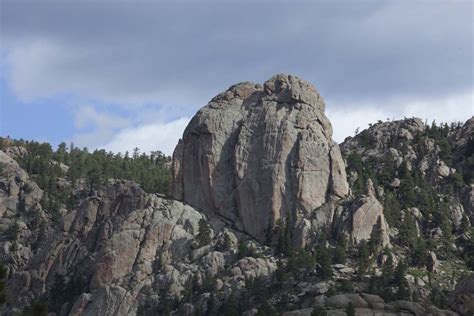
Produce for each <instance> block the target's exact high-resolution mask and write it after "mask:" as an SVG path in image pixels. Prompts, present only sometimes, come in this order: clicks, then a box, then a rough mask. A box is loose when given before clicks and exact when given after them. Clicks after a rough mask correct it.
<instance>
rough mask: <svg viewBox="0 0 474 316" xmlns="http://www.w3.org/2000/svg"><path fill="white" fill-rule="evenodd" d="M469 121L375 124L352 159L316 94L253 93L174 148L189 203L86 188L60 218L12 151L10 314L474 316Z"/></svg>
mask: <svg viewBox="0 0 474 316" xmlns="http://www.w3.org/2000/svg"><path fill="white" fill-rule="evenodd" d="M473 124H474V119H470V120H468V121H467V122H466V123H465V124H464V125H462V126H452V127H440V128H438V127H436V126H435V127H433V126H429V125H427V124H425V123H423V122H422V121H421V120H419V119H405V120H401V121H394V122H379V123H377V124H375V125H373V126H371V127H370V128H369V129H367V130H365V131H362V132H361V133H359V134H358V135H356V136H354V137H351V138H348V139H346V141H345V142H344V143H343V144H341V146H340V147H341V152H342V156H341V154H340V153H339V147H338V146H337V145H336V144H335V143H334V142H333V141H332V140H331V135H332V130H331V126H330V123H329V121H328V120H327V118H326V117H325V116H324V102H323V101H322V98H321V97H320V96H319V93H318V92H317V91H316V90H315V89H314V87H312V86H311V85H310V84H309V83H307V82H306V81H304V80H301V79H299V78H296V77H293V76H287V75H277V76H275V77H273V78H271V79H270V80H268V81H267V82H266V83H265V84H264V85H263V86H260V85H256V84H251V83H242V84H238V85H235V86H232V87H231V88H229V89H228V90H227V91H226V92H224V93H221V94H219V95H218V96H216V97H215V98H214V99H213V100H211V102H210V103H209V104H208V105H207V106H206V107H204V108H203V109H202V110H201V111H199V112H198V114H197V115H196V116H195V117H194V118H193V120H192V121H191V123H190V125H189V126H188V128H187V129H186V132H185V134H184V135H183V140H182V141H181V142H180V144H178V146H177V148H176V150H175V155H174V160H173V167H174V169H173V172H174V178H175V182H174V187H173V190H172V194H173V197H174V198H176V199H179V200H181V201H177V200H173V199H171V198H169V197H165V196H163V195H160V194H151V193H146V192H145V191H143V189H142V188H141V187H140V186H139V185H137V184H136V183H133V182H130V181H125V180H113V179H110V180H109V182H108V183H107V184H106V185H104V186H102V187H100V188H97V190H85V188H84V185H82V182H79V184H78V185H76V188H75V189H74V192H73V193H74V196H75V197H76V203H74V204H73V205H61V207H60V216H59V220H57V219H55V217H54V215H53V212H51V210H50V209H48V208H46V207H44V206H43V204H44V203H43V201H44V196H45V195H47V192H46V191H43V190H42V189H40V187H39V186H38V185H37V184H36V183H35V181H34V180H33V179H32V178H31V177H30V175H28V173H27V172H26V171H25V170H24V169H23V168H22V167H21V166H20V165H19V164H18V162H17V161H16V160H19V161H20V160H21V159H22V158H21V157H28V150H26V149H25V148H23V147H21V146H16V145H9V146H8V147H7V148H6V149H5V151H1V150H0V229H1V232H2V235H1V239H0V254H1V257H2V259H3V262H4V263H5V265H6V267H7V268H8V270H9V273H8V274H9V276H8V280H7V293H6V304H5V305H4V306H3V307H2V310H1V312H2V314H6V315H13V314H15V313H19V312H21V311H25V310H28V309H29V308H30V309H31V308H33V307H34V306H36V305H35V304H37V303H38V302H45V303H47V304H48V307H49V311H50V312H54V313H56V314H57V315H99V314H100V315H136V314H140V315H157V314H158V315H168V314H173V315H226V314H232V312H233V313H234V314H235V313H236V312H238V313H240V314H244V315H255V314H257V313H260V315H261V314H262V313H263V314H264V315H274V314H275V313H277V311H278V312H279V313H283V314H284V315H310V314H311V313H312V312H313V311H314V310H319V311H322V310H324V311H325V312H326V313H327V314H328V315H345V314H346V310H347V308H348V306H349V302H351V303H352V306H353V307H354V308H355V311H356V313H357V314H360V315H368V314H369V315H370V314H377V315H429V314H430V315H456V313H459V314H461V315H470V313H472V312H473V309H472V308H473V307H472V306H471V304H470V302H471V298H472V295H473V291H472V284H473V280H472V277H470V278H468V277H465V276H462V273H464V272H466V273H468V270H469V269H468V268H467V267H466V264H467V263H468V260H469V249H471V248H469V247H471V244H470V240H471V239H470V238H471V236H472V235H471V234H472V233H470V231H469V229H470V222H471V221H472V220H474V219H473V211H472V210H473V201H474V199H473V198H472V197H473V196H474V193H473V189H472V188H473V186H472V184H471V185H469V183H472V182H470V181H472V178H470V173H469V172H470V170H471V166H472V165H471V164H470V163H472V162H471V160H470V157H472V143H473V130H474V128H473ZM446 140H449V144H448V145H449V146H447V145H446V143H445V141H446ZM15 159H16V160H15ZM51 163H53V164H55V165H58V166H60V164H59V163H56V162H54V161H52V162H51ZM68 167H69V166H67V165H63V166H61V168H63V169H65V170H66V169H67V168H68ZM346 169H347V175H348V176H347V178H348V181H346ZM57 180H58V181H57V182H56V184H57V185H59V186H60V187H61V188H62V187H64V186H71V187H74V186H73V184H72V183H71V182H70V179H68V178H67V177H66V178H62V179H57ZM427 187H430V188H432V189H431V190H428V189H427ZM410 192H417V194H416V195H415V196H412V195H410V194H409V193H410ZM256 193H258V194H256ZM420 196H421V197H423V199H420V198H419V197H420ZM407 227H408V228H413V229H412V230H408V229H406V228H407ZM345 238H347V239H348V240H347V241H346V242H344V240H345ZM428 238H429V239H433V240H434V241H435V243H434V244H429V245H427V246H426V245H425V243H427V242H426V239H428ZM349 245H350V246H349ZM420 245H425V246H426V249H425V248H423V249H422V248H421V246H420ZM364 247H365V248H364ZM338 250H343V254H344V255H345V258H343V259H340V258H339V259H338V257H340V256H341V253H340V251H339V252H338ZM365 252H366V253H367V257H366V258H363V256H362V255H361V253H365ZM325 254H326V255H325ZM328 256H329V257H328ZM415 259H416V260H418V261H412V260H415ZM315 260H316V261H315ZM339 260H342V262H340V261H339ZM364 260H366V263H364V262H365V261H364ZM405 262H406V264H408V266H409V269H408V270H406V272H404V274H403V276H402V277H401V279H397V278H396V274H397V271H398V269H399V268H400V267H401V268H400V269H402V268H403V264H402V263H405ZM363 263H364V264H365V266H364V265H363ZM362 266H364V267H365V268H364V269H362V268H361V267H362ZM387 275H389V277H387ZM458 278H462V279H463V281H462V282H460V283H459V284H458V285H457V286H455V284H454V283H453V279H458ZM379 283H380V284H382V287H381V288H380V287H377V286H379V285H378V284H379ZM380 289H383V290H386V291H385V292H384V291H382V290H380ZM443 291H444V292H443ZM367 292H371V293H372V294H368V293H367ZM374 292H375V293H376V294H377V295H374ZM382 292H383V293H382ZM445 292H452V294H450V295H448V294H443V293H445ZM441 294H443V296H440V295H441ZM382 296H383V297H386V298H385V299H383V298H382ZM402 296H404V297H407V298H408V299H410V300H416V301H417V302H410V301H407V300H405V299H400V298H399V297H402ZM441 298H443V300H444V301H441ZM435 300H436V302H435ZM435 303H436V304H437V305H438V306H441V307H442V308H438V307H435V306H434V304H435ZM448 308H450V310H448Z"/></svg>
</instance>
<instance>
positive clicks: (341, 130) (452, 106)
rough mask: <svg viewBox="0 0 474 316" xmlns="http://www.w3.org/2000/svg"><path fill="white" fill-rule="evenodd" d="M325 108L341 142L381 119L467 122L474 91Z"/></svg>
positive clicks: (473, 99)
mask: <svg viewBox="0 0 474 316" xmlns="http://www.w3.org/2000/svg"><path fill="white" fill-rule="evenodd" d="M328 104H329V106H328V107H327V108H326V114H327V116H328V117H329V119H330V120H331V122H332V125H333V130H334V134H333V138H334V140H335V141H336V142H338V143H341V142H343V141H344V139H345V138H346V137H348V136H353V135H354V132H355V130H356V129H357V128H359V129H360V130H361V131H362V130H364V129H366V128H367V127H368V125H369V123H376V122H377V121H378V120H382V121H386V120H387V119H388V120H398V119H403V118H404V117H413V116H415V117H419V118H421V119H422V120H427V121H428V122H429V123H431V122H432V121H433V120H436V122H438V123H440V122H446V123H450V122H457V121H461V122H464V121H466V120H467V119H468V118H470V117H471V116H473V115H474V90H473V91H467V92H465V93H462V94H459V95H452V96H448V97H446V98H442V99H437V100H429V99H427V100H397V101H392V102H390V103H389V104H384V105H383V106H378V105H375V104H350V105H348V104H345V105H338V106H335V107H332V106H331V103H330V102H328Z"/></svg>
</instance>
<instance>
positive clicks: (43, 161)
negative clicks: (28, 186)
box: [0, 138, 171, 221]
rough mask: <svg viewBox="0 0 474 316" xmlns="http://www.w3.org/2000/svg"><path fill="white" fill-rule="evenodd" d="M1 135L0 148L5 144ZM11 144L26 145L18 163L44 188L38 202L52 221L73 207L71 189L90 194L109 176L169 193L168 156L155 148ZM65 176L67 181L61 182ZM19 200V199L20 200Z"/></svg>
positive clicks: (21, 141)
mask: <svg viewBox="0 0 474 316" xmlns="http://www.w3.org/2000/svg"><path fill="white" fill-rule="evenodd" d="M5 143H7V142H5V141H4V139H2V138H0V149H4V148H3V147H5V146H6V145H5ZM8 143H9V144H10V145H13V146H22V147H24V148H26V150H27V151H28V154H26V155H24V156H22V157H17V158H16V159H17V161H18V163H19V164H20V166H21V167H22V168H23V169H25V170H26V171H27V172H28V174H29V175H30V177H32V179H33V180H34V181H35V182H36V183H37V184H38V186H39V187H40V188H41V189H42V190H44V192H45V194H44V195H43V200H42V201H41V204H42V206H43V209H45V210H47V211H48V213H49V214H50V215H51V218H52V219H53V221H57V220H58V219H59V217H60V214H59V209H60V208H61V206H62V205H64V206H65V207H66V208H69V209H70V208H73V207H74V202H75V200H74V195H73V188H77V187H80V188H84V187H85V189H87V191H89V192H90V193H92V192H93V191H95V190H98V189H100V188H101V187H102V186H103V185H105V184H107V183H108V181H109V179H125V180H131V181H134V182H136V183H138V184H140V185H141V186H142V188H143V189H144V190H145V191H147V192H153V193H154V192H158V193H162V194H166V193H168V189H169V186H170V181H171V171H170V170H169V168H168V167H167V165H168V164H169V162H170V158H169V157H167V156H165V155H164V154H163V153H161V152H159V151H156V152H152V153H151V154H150V155H147V154H145V153H140V152H139V150H138V148H136V149H135V150H134V152H133V154H132V155H131V156H130V154H129V153H128V152H126V153H125V154H124V155H122V154H121V153H118V154H114V153H112V152H106V151H105V150H94V151H93V152H89V151H88V149H87V148H84V149H79V148H77V147H75V146H74V145H73V144H71V145H70V146H69V148H68V147H67V146H66V144H65V143H61V144H60V145H59V146H58V148H57V150H56V151H54V150H53V149H52V148H51V145H50V144H47V143H39V142H35V141H24V140H9V142H8ZM59 179H66V180H68V181H69V184H68V183H67V182H62V183H61V182H60V181H58V180H59ZM20 202H21V201H20Z"/></svg>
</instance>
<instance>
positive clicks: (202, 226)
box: [197, 218, 211, 247]
mask: <svg viewBox="0 0 474 316" xmlns="http://www.w3.org/2000/svg"><path fill="white" fill-rule="evenodd" d="M197 240H198V242H199V245H200V246H201V247H203V246H205V245H208V244H209V243H210V242H211V227H210V225H209V224H208V223H207V222H206V220H205V219H204V218H201V219H200V220H199V233H198V235H197Z"/></svg>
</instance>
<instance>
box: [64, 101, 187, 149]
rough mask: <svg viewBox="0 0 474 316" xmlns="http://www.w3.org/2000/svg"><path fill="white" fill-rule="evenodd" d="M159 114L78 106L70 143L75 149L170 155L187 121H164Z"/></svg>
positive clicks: (180, 119)
mask: <svg viewBox="0 0 474 316" xmlns="http://www.w3.org/2000/svg"><path fill="white" fill-rule="evenodd" d="M165 117H166V116H165V115H163V113H162V112H161V111H151V110H150V111H147V110H146V109H145V111H139V112H137V111H129V112H125V113H115V112H114V111H113V109H110V108H107V107H106V108H103V109H101V110H100V111H99V110H97V109H96V108H94V107H93V106H90V105H85V106H78V107H77V109H76V111H75V112H74V124H75V127H76V129H77V133H76V134H75V135H74V136H73V137H72V139H71V141H72V142H73V143H74V144H75V145H76V146H78V147H87V148H89V149H91V150H94V149H105V150H107V151H112V152H115V153H118V152H122V153H125V152H126V151H128V152H132V151H133V149H134V148H135V147H138V148H139V149H140V150H141V152H146V153H150V152H151V151H157V150H159V151H162V152H163V153H165V154H167V155H172V154H173V150H174V147H175V146H176V144H177V143H178V140H179V139H180V138H181V136H182V134H183V132H184V129H185V127H186V125H187V124H188V122H189V120H190V118H188V117H179V118H176V119H171V120H167V121H164V120H163V118H165Z"/></svg>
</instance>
